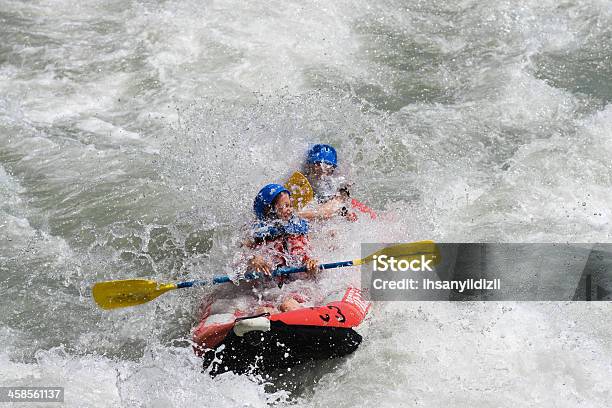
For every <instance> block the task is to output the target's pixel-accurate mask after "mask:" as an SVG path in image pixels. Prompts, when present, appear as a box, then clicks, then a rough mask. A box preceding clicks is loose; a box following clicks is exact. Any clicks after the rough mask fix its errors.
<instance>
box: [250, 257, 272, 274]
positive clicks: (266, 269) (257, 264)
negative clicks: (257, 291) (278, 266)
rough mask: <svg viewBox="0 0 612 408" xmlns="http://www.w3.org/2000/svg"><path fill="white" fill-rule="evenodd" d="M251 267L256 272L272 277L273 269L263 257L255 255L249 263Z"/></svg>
mask: <svg viewBox="0 0 612 408" xmlns="http://www.w3.org/2000/svg"><path fill="white" fill-rule="evenodd" d="M249 267H250V269H252V270H254V271H255V272H261V273H263V274H264V275H265V276H270V275H272V268H271V267H270V265H269V264H268V263H267V262H266V261H265V260H264V259H263V257H262V256H261V255H255V256H254V257H252V258H251V260H250V261H249Z"/></svg>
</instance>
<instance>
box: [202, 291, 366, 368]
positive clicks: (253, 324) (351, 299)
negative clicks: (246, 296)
mask: <svg viewBox="0 0 612 408" xmlns="http://www.w3.org/2000/svg"><path fill="white" fill-rule="evenodd" d="M369 308H370V303H369V302H368V301H366V300H364V299H363V298H362V296H361V291H360V290H359V289H357V288H354V287H350V288H348V289H347V290H346V292H345V293H344V296H343V297H342V299H341V300H339V301H335V302H331V303H328V304H327V305H325V306H318V307H305V308H302V309H298V310H293V311H290V312H285V313H277V314H272V315H269V314H263V315H256V316H234V317H233V318H232V319H230V321H229V322H228V321H226V322H215V319H214V315H212V316H211V315H210V306H209V307H208V308H207V309H206V310H205V311H204V318H203V319H202V321H201V322H200V324H198V325H197V326H196V327H195V329H194V331H193V341H194V343H195V345H194V350H195V352H196V354H198V355H200V356H202V357H203V358H204V365H205V367H208V366H210V365H211V363H212V367H211V370H210V373H211V375H213V376H215V375H217V374H220V373H223V372H226V371H233V372H235V373H239V374H242V373H246V372H269V371H272V370H276V369H279V368H287V367H292V366H295V365H297V364H302V363H305V362H307V361H312V360H319V359H328V358H334V357H341V356H345V355H347V354H350V353H352V352H353V351H355V350H356V349H357V347H358V346H359V344H360V343H361V336H360V335H359V334H358V333H357V332H356V331H355V330H353V327H356V326H358V325H359V324H360V323H361V322H362V321H363V319H364V318H365V316H366V314H367V313H368V310H369Z"/></svg>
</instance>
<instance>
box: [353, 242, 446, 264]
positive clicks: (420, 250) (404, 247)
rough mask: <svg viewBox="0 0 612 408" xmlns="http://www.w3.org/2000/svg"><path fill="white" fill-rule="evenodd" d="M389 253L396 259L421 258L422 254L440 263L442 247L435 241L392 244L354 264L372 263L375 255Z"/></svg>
mask: <svg viewBox="0 0 612 408" xmlns="http://www.w3.org/2000/svg"><path fill="white" fill-rule="evenodd" d="M381 255H387V256H388V257H390V258H391V257H393V258H395V259H398V260H399V259H405V260H408V261H410V260H412V259H420V258H421V255H424V256H425V259H426V260H429V259H431V264H432V265H437V264H438V263H440V261H441V258H440V249H439V248H438V246H437V245H436V243H435V242H433V241H418V242H410V243H407V244H398V245H391V246H388V247H385V248H382V249H380V250H378V251H376V252H374V253H373V254H371V255H368V256H367V257H365V258H362V259H356V260H354V261H353V265H362V264H365V263H370V262H372V260H373V259H374V257H375V256H381Z"/></svg>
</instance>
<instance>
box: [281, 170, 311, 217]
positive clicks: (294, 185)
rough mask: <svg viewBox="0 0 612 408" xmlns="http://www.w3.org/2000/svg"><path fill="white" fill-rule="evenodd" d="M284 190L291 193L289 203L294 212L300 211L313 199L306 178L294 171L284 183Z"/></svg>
mask: <svg viewBox="0 0 612 408" xmlns="http://www.w3.org/2000/svg"><path fill="white" fill-rule="evenodd" d="M285 188H286V189H287V190H289V191H291V198H292V200H291V202H292V203H293V207H294V208H295V209H296V210H298V211H299V210H301V209H302V208H304V206H305V205H306V204H308V203H309V202H310V201H311V200H312V199H313V198H314V191H313V190H312V187H311V186H310V183H309V182H308V179H307V178H306V176H304V175H303V174H302V173H300V172H299V171H296V172H295V173H293V174H292V175H291V177H289V180H287V182H286V183H285Z"/></svg>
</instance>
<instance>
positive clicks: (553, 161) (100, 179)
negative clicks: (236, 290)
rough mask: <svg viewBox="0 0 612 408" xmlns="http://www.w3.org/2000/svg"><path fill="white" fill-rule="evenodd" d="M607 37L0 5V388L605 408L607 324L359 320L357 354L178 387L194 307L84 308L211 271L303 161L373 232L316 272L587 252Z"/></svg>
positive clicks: (322, 253) (249, 7)
mask: <svg viewBox="0 0 612 408" xmlns="http://www.w3.org/2000/svg"><path fill="white" fill-rule="evenodd" d="M611 19H612V9H611V8H610V5H609V2H605V1H595V0H593V1H588V0H584V1H572V2H564V3H559V2H556V1H553V0H544V1H542V0H537V1H536V0H533V1H524V2H521V3H520V4H517V3H516V2H513V1H498V2H494V3H490V2H478V1H450V2H449V1H437V0H436V1H428V2H410V3H409V4H406V3H403V2H396V1H392V0H390V1H381V2H377V3H376V4H372V3H368V2H357V3H355V2H353V1H351V2H345V1H341V2H335V3H334V4H327V3H325V2H320V1H312V2H293V3H292V2H278V1H263V2H258V3H257V4H244V2H239V1H230V2H223V3H219V2H208V3H206V4H201V3H199V2H194V1H182V2H177V1H165V2H161V3H159V2H157V3H151V2H119V1H114V2H105V3H101V2H99V1H97V0H89V1H87V2H85V3H84V2H80V3H78V4H77V3H74V2H71V1H43V0H41V1H35V2H28V3H23V2H17V1H4V2H3V7H2V10H1V11H0V22H1V24H0V38H1V39H2V41H0V199H1V200H2V204H1V206H0V245H1V246H0V271H1V272H2V276H1V277H0V294H1V296H2V310H3V313H1V314H0V344H1V345H2V346H0V347H1V348H0V367H1V368H2V381H3V382H7V383H10V384H16V385H20V384H34V385H49V386H51V385H63V386H65V387H66V401H67V405H68V406H113V407H114V406H120V405H123V406H187V407H189V406H220V405H222V406H245V405H247V406H265V405H267V404H270V403H276V404H279V405H284V404H293V403H295V400H296V399H297V402H298V403H299V405H305V406H329V405H332V404H334V405H338V406H343V405H346V406H348V405H350V406H354V405H360V404H367V405H374V404H376V405H380V406H397V405H425V406H430V405H449V404H450V405H454V406H483V407H486V406H517V405H520V406H524V405H534V406H535V405H538V406H542V405H544V406H575V405H577V404H584V405H586V406H597V407H600V406H601V407H603V406H607V405H608V404H607V401H609V399H610V392H611V390H610V387H609V384H608V383H607V382H606V380H607V379H608V378H610V374H611V373H610V357H609V356H610V355H611V353H610V352H611V351H612V350H611V344H610V341H609V339H610V338H611V336H610V335H611V334H612V333H610V331H611V330H612V326H610V325H609V324H607V323H606V322H607V320H606V317H605V316H607V315H609V312H610V306H609V305H608V304H597V305H584V304H577V303H576V304H575V303H550V304H548V303H545V304H538V303H522V304H501V303H486V304H480V303H465V304H454V303H453V304H447V303H439V304H438V303H423V304H419V303H407V304H400V303H394V304H377V305H375V307H374V309H373V313H372V315H371V316H370V317H369V318H368V320H367V322H366V323H365V325H364V326H363V327H362V328H361V329H360V330H361V331H362V332H363V334H364V335H365V336H364V343H363V344H362V346H361V348H360V350H359V351H358V352H357V353H356V354H354V355H353V356H350V357H349V358H347V359H343V360H341V361H339V362H332V363H330V364H328V365H326V364H322V365H317V366H310V367H306V368H305V369H304V370H301V371H300V370H297V371H299V373H297V374H295V377H294V378H293V380H288V381H286V382H283V381H280V382H279V381H272V380H265V379H257V378H249V377H238V376H235V375H232V374H226V375H223V376H220V377H218V378H215V379H214V380H213V379H210V378H209V377H208V376H207V375H205V374H202V373H201V372H200V371H201V367H200V363H199V361H198V360H197V359H196V358H195V357H194V356H193V355H192V352H191V349H190V347H189V343H188V338H189V329H190V327H192V326H193V325H194V324H195V322H196V321H197V316H196V314H197V312H196V311H197V307H198V303H199V301H200V299H201V298H202V297H203V296H204V295H206V294H207V293H208V291H207V290H193V291H176V292H173V293H168V294H166V295H164V296H162V297H160V298H158V299H157V300H155V301H154V302H151V303H149V304H146V305H143V306H140V307H138V308H130V309H125V310H117V311H113V312H112V313H109V312H104V311H101V310H99V309H97V308H96V306H95V305H94V304H93V302H92V299H91V297H90V291H89V289H90V287H91V285H92V284H93V283H95V282H98V281H102V280H110V279H122V278H133V277H147V278H152V279H156V280H158V281H178V280H188V279H195V278H201V277H206V276H210V275H212V274H216V273H222V272H231V271H232V270H231V268H230V266H229V265H230V264H231V261H232V259H233V257H234V254H235V252H236V248H237V244H238V242H239V241H240V240H241V239H242V232H241V230H240V228H241V227H242V225H243V224H244V223H245V222H247V221H248V220H249V217H250V207H251V205H252V199H253V197H254V195H255V193H256V192H257V190H258V189H259V188H260V187H261V185H263V184H264V183H266V182H270V181H277V182H278V181H283V180H285V179H286V177H287V176H288V175H289V174H290V173H291V171H292V170H293V169H295V168H297V167H299V164H300V162H301V160H302V158H303V154H304V151H305V150H306V148H307V146H308V144H309V143H313V142H319V141H325V142H330V143H332V144H333V145H334V146H336V147H337V148H338V151H339V154H340V159H341V168H340V169H339V171H342V172H344V173H345V174H347V175H348V176H349V177H350V178H351V179H353V180H354V181H355V182H356V184H355V191H354V195H355V196H356V197H357V198H359V199H361V200H363V201H365V202H366V203H368V204H370V205H371V206H373V207H374V208H376V209H377V210H378V211H379V212H380V213H381V215H382V216H381V217H380V219H379V221H376V222H374V221H370V220H368V219H366V218H365V217H361V218H360V220H359V221H358V222H356V223H354V224H346V223H343V222H338V223H332V224H331V225H329V226H327V227H325V228H322V229H321V230H320V231H318V232H317V235H316V236H314V237H313V243H314V245H315V255H316V257H317V258H318V259H320V260H322V261H337V260H341V259H353V258H355V257H357V256H359V251H360V248H359V243H360V242H390V241H415V240H420V239H426V238H433V239H436V240H440V241H443V240H447V241H474V240H482V241H563V242H565V241H608V240H609V239H610V212H609V203H610V202H611V201H612V197H611V194H612V193H611V191H612V189H611V187H612V179H611V174H612V171H611V170H612V169H611V168H610V164H609V163H610V162H609V157H610V153H611V152H610V147H609V146H610V144H609V138H610V134H612V128H611V125H610V123H612V110H611V108H610V101H611V100H612V88H610V84H609V78H610V68H609V67H610V66H612V65H611V64H610V60H611V59H612V48H611V47H610V41H609V38H610V33H611V31H610V27H612V24H611V23H612V21H611ZM331 230H333V231H334V233H335V235H333V236H332V234H331ZM356 276H357V275H356V271H351V270H347V271H336V272H331V271H330V272H327V274H326V275H325V277H324V278H323V279H322V280H321V282H320V286H321V287H322V290H323V291H331V290H334V289H336V288H337V286H338V284H340V283H342V282H343V281H344V280H350V279H355V278H356ZM5 310H6V311H7V312H4V311H5ZM266 381H272V382H273V384H267V385H266V384H265V382H266ZM3 385H4V384H3Z"/></svg>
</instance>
